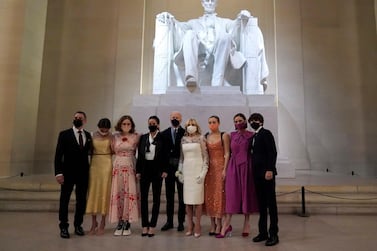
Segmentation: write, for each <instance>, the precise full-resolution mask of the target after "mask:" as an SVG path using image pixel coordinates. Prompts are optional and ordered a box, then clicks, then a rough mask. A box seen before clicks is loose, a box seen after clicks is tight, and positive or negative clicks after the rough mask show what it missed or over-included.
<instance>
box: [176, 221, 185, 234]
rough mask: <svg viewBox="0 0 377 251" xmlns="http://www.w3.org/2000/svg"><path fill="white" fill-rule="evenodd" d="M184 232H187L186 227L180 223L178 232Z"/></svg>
mask: <svg viewBox="0 0 377 251" xmlns="http://www.w3.org/2000/svg"><path fill="white" fill-rule="evenodd" d="M183 230H185V227H184V226H183V223H179V224H178V227H177V231H178V232H182V231H183Z"/></svg>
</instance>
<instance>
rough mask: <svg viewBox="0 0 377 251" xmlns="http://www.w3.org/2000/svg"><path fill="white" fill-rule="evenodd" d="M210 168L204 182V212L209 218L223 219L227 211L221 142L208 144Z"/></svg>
mask: <svg viewBox="0 0 377 251" xmlns="http://www.w3.org/2000/svg"><path fill="white" fill-rule="evenodd" d="M207 149H208V156H209V167H208V172H207V175H206V179H205V182H204V211H205V214H206V215H207V216H210V217H216V218H221V217H222V216H223V214H224V210H225V192H224V188H225V183H224V180H223V178H222V172H223V169H224V162H225V159H224V146H223V144H222V141H221V140H219V141H218V142H215V143H208V142H207Z"/></svg>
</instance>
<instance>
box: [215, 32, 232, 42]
mask: <svg viewBox="0 0 377 251" xmlns="http://www.w3.org/2000/svg"><path fill="white" fill-rule="evenodd" d="M231 42H232V36H231V35H230V34H225V35H224V36H222V37H221V38H219V40H218V43H221V44H230V43H231Z"/></svg>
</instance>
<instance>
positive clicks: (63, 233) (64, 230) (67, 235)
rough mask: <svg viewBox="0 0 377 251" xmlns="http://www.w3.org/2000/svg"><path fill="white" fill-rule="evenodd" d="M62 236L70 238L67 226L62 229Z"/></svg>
mask: <svg viewBox="0 0 377 251" xmlns="http://www.w3.org/2000/svg"><path fill="white" fill-rule="evenodd" d="M60 237H62V238H63V239H69V237H70V236H69V232H68V229H67V228H61V229H60Z"/></svg>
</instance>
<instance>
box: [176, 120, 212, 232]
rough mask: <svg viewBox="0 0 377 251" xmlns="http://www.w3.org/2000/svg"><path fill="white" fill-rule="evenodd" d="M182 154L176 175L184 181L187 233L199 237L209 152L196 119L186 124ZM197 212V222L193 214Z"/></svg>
mask: <svg viewBox="0 0 377 251" xmlns="http://www.w3.org/2000/svg"><path fill="white" fill-rule="evenodd" d="M181 144H182V147H181V151H182V153H181V156H180V161H179V168H178V171H177V173H176V176H177V177H178V178H179V180H180V181H181V182H183V201H184V203H185V205H186V214H187V222H188V231H187V232H186V235H187V236H189V235H192V234H194V236H195V237H196V238H198V237H199V236H200V234H201V226H200V219H201V216H202V205H203V203H204V179H205V176H206V174H207V170H208V152H207V147H206V143H205V140H204V137H203V136H202V135H201V130H200V127H199V125H198V123H197V121H196V120H195V119H189V120H188V121H187V122H186V124H185V135H184V136H183V138H182V141H181ZM194 213H195V218H196V219H195V224H194V222H193V216H194Z"/></svg>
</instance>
